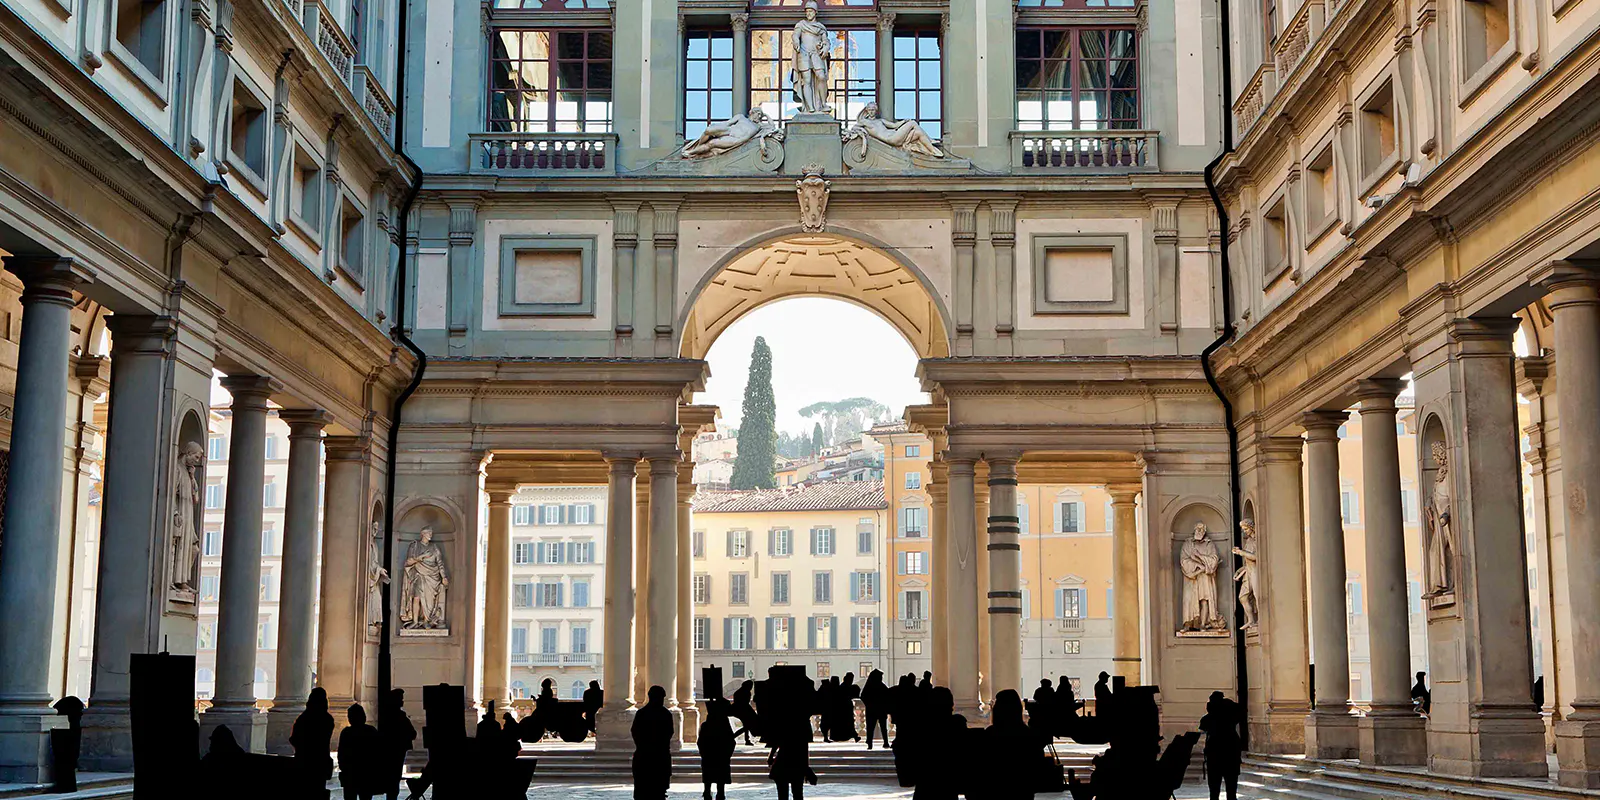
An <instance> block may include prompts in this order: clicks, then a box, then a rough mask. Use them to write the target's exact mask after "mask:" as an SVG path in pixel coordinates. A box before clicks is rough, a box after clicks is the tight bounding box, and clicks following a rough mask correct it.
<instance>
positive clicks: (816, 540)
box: [811, 528, 833, 556]
mask: <svg viewBox="0 0 1600 800" xmlns="http://www.w3.org/2000/svg"><path fill="white" fill-rule="evenodd" d="M811 555H814V556H831V555H833V529H832V528H812V529H811Z"/></svg>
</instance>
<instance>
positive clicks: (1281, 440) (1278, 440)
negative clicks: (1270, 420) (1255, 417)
mask: <svg viewBox="0 0 1600 800" xmlns="http://www.w3.org/2000/svg"><path fill="white" fill-rule="evenodd" d="M1334 430H1335V432H1336V433H1337V431H1338V427H1337V426H1335V428H1334ZM1304 448H1305V440H1304V439H1302V438H1300V437H1299V436H1264V437H1262V438H1260V439H1257V440H1256V449H1257V450H1258V451H1260V452H1261V460H1262V461H1265V462H1267V463H1269V464H1272V463H1280V464H1281V463H1288V462H1294V463H1296V464H1298V463H1300V455H1301V451H1302V450H1304Z"/></svg>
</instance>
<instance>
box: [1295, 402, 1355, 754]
mask: <svg viewBox="0 0 1600 800" xmlns="http://www.w3.org/2000/svg"><path fill="white" fill-rule="evenodd" d="M1349 418H1350V415H1349V414H1346V413H1344V412H1343V411H1313V412H1311V413H1309V414H1306V415H1305V416H1303V417H1301V418H1300V426H1301V427H1303V428H1305V429H1306V483H1307V485H1308V487H1309V494H1308V496H1307V501H1308V502H1307V505H1309V506H1310V521H1311V533H1310V537H1309V541H1310V552H1309V558H1308V559H1307V563H1308V564H1309V565H1310V567H1311V629H1312V632H1313V637H1312V640H1311V652H1312V658H1314V659H1316V704H1315V705H1313V706H1312V709H1311V714H1310V716H1307V717H1306V755H1307V756H1308V757H1310V758H1354V757H1355V756H1356V753H1357V752H1358V743H1357V735H1356V718H1355V717H1354V716H1351V714H1350V622H1349V620H1348V619H1346V617H1345V604H1344V603H1345V601H1344V595H1345V588H1344V587H1345V565H1344V518H1343V517H1342V516H1341V515H1340V509H1339V426H1340V425H1343V424H1344V421H1345V420H1347V419H1349Z"/></svg>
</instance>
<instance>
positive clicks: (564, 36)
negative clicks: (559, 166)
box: [488, 28, 612, 133]
mask: <svg viewBox="0 0 1600 800" xmlns="http://www.w3.org/2000/svg"><path fill="white" fill-rule="evenodd" d="M611 42H612V38H611V31H609V30H582V29H565V28H564V29H560V30H497V31H494V32H492V33H490V35H489V51H490V52H489V118H488V128H489V130H490V131H493V132H510V133H546V132H557V133H580V132H582V133H605V132H609V131H610V130H611Z"/></svg>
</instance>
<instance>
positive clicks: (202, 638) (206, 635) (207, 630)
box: [196, 622, 217, 650]
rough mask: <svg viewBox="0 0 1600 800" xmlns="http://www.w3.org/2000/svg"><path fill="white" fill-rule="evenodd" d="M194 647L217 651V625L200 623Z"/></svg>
mask: <svg viewBox="0 0 1600 800" xmlns="http://www.w3.org/2000/svg"><path fill="white" fill-rule="evenodd" d="M196 645H197V646H198V647H199V648H200V649H201V650H215V649H217V623H215V622H202V623H200V632H199V635H198V636H197V638H196Z"/></svg>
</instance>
